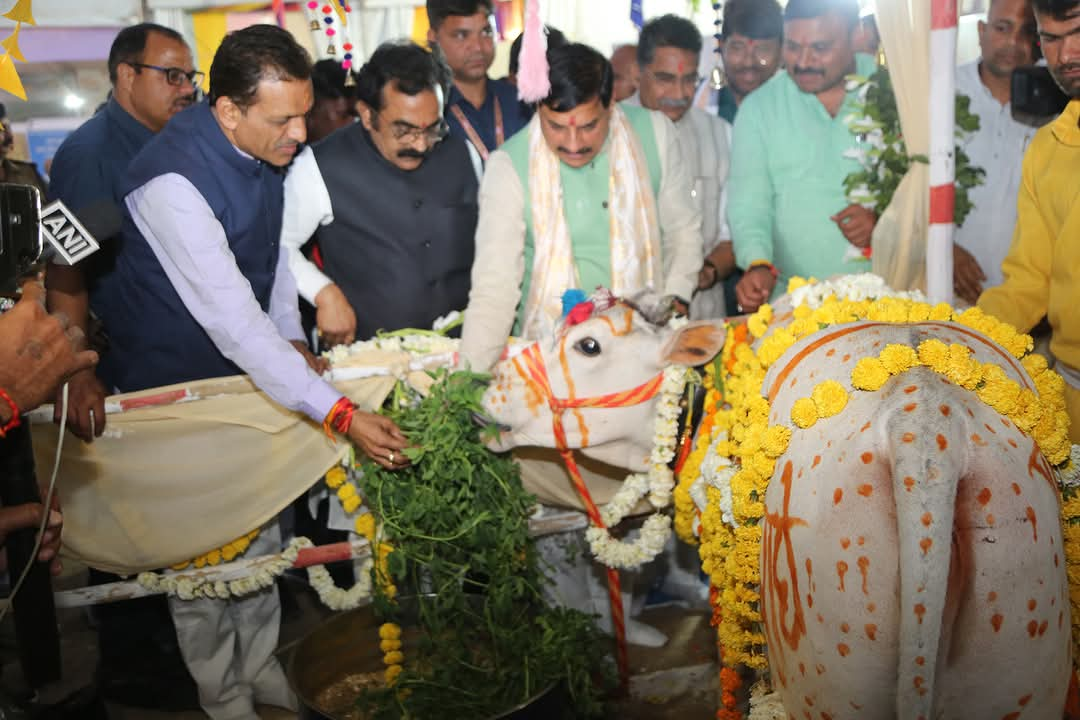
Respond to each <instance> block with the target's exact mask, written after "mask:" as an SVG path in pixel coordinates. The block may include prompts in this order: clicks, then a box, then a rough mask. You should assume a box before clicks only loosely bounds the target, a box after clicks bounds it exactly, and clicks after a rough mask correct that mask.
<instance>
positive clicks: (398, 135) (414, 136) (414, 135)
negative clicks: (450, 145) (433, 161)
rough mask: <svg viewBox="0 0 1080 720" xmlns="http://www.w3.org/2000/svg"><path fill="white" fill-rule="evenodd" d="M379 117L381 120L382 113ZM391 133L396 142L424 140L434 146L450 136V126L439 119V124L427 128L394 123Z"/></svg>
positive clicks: (442, 119) (391, 126) (391, 125)
mask: <svg viewBox="0 0 1080 720" xmlns="http://www.w3.org/2000/svg"><path fill="white" fill-rule="evenodd" d="M378 116H379V117H380V118H381V117H382V113H378ZM390 133H391V134H392V135H393V136H394V139H395V140H405V141H406V142H416V141H417V140H420V139H424V140H427V141H428V143H429V144H431V145H434V144H435V143H437V142H440V141H441V140H443V139H444V138H445V137H446V136H447V135H449V134H450V125H449V124H448V123H447V122H446V120H445V119H444V118H439V121H438V122H437V123H435V124H434V125H432V126H431V127H426V128H418V127H412V126H410V125H405V124H402V123H400V122H394V123H391V124H390Z"/></svg>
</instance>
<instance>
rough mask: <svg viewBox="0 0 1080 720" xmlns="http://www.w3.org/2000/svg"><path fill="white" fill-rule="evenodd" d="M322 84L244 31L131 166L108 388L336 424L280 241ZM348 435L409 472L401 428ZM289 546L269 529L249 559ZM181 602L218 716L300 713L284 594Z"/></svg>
mask: <svg viewBox="0 0 1080 720" xmlns="http://www.w3.org/2000/svg"><path fill="white" fill-rule="evenodd" d="M310 76H311V61H310V59H309V58H308V55H307V53H306V52H305V51H304V49H303V48H301V47H300V46H299V45H298V44H297V43H296V41H295V40H293V38H292V37H291V36H290V35H289V33H288V32H286V31H284V30H281V29H280V28H277V27H273V26H270V25H256V26H252V27H249V28H247V29H244V30H240V31H237V32H235V33H232V34H230V35H228V36H226V38H225V39H224V41H223V42H222V44H221V47H220V48H219V49H218V51H217V54H216V55H215V56H214V62H213V65H212V66H211V68H210V95H209V101H208V102H207V103H201V104H199V105H196V106H194V107H192V108H189V109H188V110H186V111H184V112H182V113H180V114H178V115H177V116H175V117H174V118H173V119H172V120H171V121H170V123H169V124H168V126H167V127H166V128H165V129H164V130H163V131H162V132H161V133H159V134H158V135H157V136H156V137H155V138H154V139H153V140H151V141H150V142H149V143H148V144H147V145H146V147H145V148H144V149H143V150H142V151H141V152H140V153H139V155H138V156H136V158H135V159H134V160H133V161H132V163H131V166H130V168H129V170H128V178H127V181H128V191H127V194H126V196H125V199H124V203H125V218H124V228H123V230H122V242H121V250H120V253H119V256H118V258H117V263H116V270H115V272H116V277H117V281H116V282H115V283H114V288H115V291H114V292H111V293H110V294H109V297H107V298H105V299H103V302H102V303H101V315H102V319H103V320H104V322H105V323H106V325H107V326H108V327H109V328H110V329H111V334H110V335H111V343H112V344H111V347H110V352H109V353H108V355H109V358H110V359H109V362H108V364H107V367H103V368H102V376H103V377H104V379H105V380H106V382H107V383H108V384H109V385H110V386H112V387H115V388H117V389H119V390H121V391H125V392H126V391H133V390H141V389H144V388H149V387H157V386H160V385H168V384H172V383H179V382H185V381H190V380H199V379H203V378H211V377H218V376H222V375H232V374H235V373H238V372H246V373H247V374H248V375H250V376H251V379H252V381H253V382H254V383H255V384H256V385H257V386H258V387H259V388H260V389H261V390H263V391H265V392H266V393H267V395H269V396H270V397H271V398H273V399H274V400H276V401H277V402H279V403H280V404H282V405H284V406H285V407H288V408H290V409H293V410H300V411H303V412H304V413H305V414H306V415H308V416H309V417H310V418H312V419H313V420H315V421H316V422H324V421H329V420H333V419H334V418H335V417H338V413H339V412H340V409H341V408H342V407H343V405H342V403H343V399H342V395H341V393H340V392H338V391H337V390H335V389H334V388H333V387H332V386H330V385H329V384H328V383H326V382H325V381H323V380H322V379H321V378H320V377H319V376H318V375H317V374H316V372H315V371H314V368H316V367H317V366H318V363H317V361H316V360H315V358H314V357H313V356H312V355H311V353H310V352H309V351H308V350H307V348H306V346H305V345H304V344H303V340H302V337H303V332H302V330H301V328H300V316H299V311H298V310H297V293H296V283H295V281H294V280H293V277H292V275H291V274H290V273H289V269H288V259H287V256H286V254H285V252H284V250H283V249H282V248H281V247H280V245H279V236H280V234H281V222H282V201H283V200H282V198H283V190H282V184H283V177H284V175H283V171H282V168H283V167H284V166H286V165H288V164H289V162H290V161H291V160H292V159H293V157H294V156H295V154H296V152H297V150H298V148H299V146H300V144H301V143H302V142H304V140H305V138H306V129H305V125H304V116H305V115H306V113H307V112H308V111H309V110H310V109H311V105H312V89H311V80H310ZM344 402H345V403H347V401H344ZM343 415H344V416H347V413H343ZM335 426H337V427H340V425H338V424H335ZM347 434H348V436H349V438H350V439H351V440H352V441H354V442H355V443H356V444H358V445H359V446H360V447H361V448H362V449H363V450H364V452H366V453H367V454H369V455H370V456H372V457H373V458H375V459H376V460H377V461H378V462H379V463H380V464H382V465H383V466H384V467H387V468H395V467H400V466H401V465H402V463H401V460H402V459H403V458H402V457H401V455H400V452H401V450H402V449H403V448H404V447H405V444H406V443H405V438H404V436H403V435H402V434H401V431H400V430H399V429H398V428H397V427H396V426H395V425H394V424H393V423H392V422H391V421H390V420H389V419H387V418H383V417H381V416H378V415H373V414H370V413H363V412H359V411H357V412H356V414H355V415H354V416H353V419H352V422H351V425H349V427H348V429H347ZM260 541H261V542H260ZM260 544H261V547H258V545H260ZM278 549H280V536H279V532H278V529H277V527H276V524H275V523H273V522H272V523H270V524H268V525H267V526H264V527H263V531H262V533H261V534H260V536H259V538H258V539H257V540H256V541H255V542H253V543H252V546H251V548H250V549H249V551H248V552H249V553H251V554H255V555H257V554H261V553H265V552H273V551H277V550H278ZM170 605H171V608H172V611H173V620H174V622H175V624H176V630H177V636H178V639H179V642H180V648H181V652H182V653H183V655H184V658H185V660H186V661H187V664H188V669H189V670H190V671H191V673H192V676H193V677H194V678H195V681H196V683H197V684H198V686H199V698H200V704H201V705H202V706H203V709H204V710H205V711H206V712H207V714H209V715H210V717H211V718H212V719H213V720H256V718H258V715H256V714H255V703H256V702H258V703H262V704H272V705H279V706H286V707H288V706H292V705H293V704H294V702H295V701H294V699H293V698H292V696H291V693H290V692H289V690H288V684H287V683H286V681H285V678H284V675H283V673H282V671H281V667H280V665H279V664H278V662H277V660H276V659H275V658H274V656H273V652H274V649H275V647H276V644H277V630H278V626H279V623H280V605H279V604H278V599H277V593H276V590H275V589H274V588H270V589H268V590H265V591H263V592H261V593H257V594H255V595H252V596H246V599H243V600H232V601H230V602H229V603H228V604H227V603H222V602H220V601H207V600H195V601H183V600H174V601H171V602H170Z"/></svg>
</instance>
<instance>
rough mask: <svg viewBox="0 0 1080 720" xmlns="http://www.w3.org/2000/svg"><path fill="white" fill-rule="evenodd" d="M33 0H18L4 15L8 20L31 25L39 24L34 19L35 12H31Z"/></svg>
mask: <svg viewBox="0 0 1080 720" xmlns="http://www.w3.org/2000/svg"><path fill="white" fill-rule="evenodd" d="M31 2H32V0H18V1H17V2H16V3H15V7H13V8H11V9H10V10H8V11H7V12H6V13H4V15H3V16H4V17H6V18H7V19H8V20H13V21H15V22H17V23H29V24H30V25H37V23H36V22H35V21H34V14H33V13H32V12H30V3H31Z"/></svg>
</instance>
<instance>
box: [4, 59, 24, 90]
mask: <svg viewBox="0 0 1080 720" xmlns="http://www.w3.org/2000/svg"><path fill="white" fill-rule="evenodd" d="M0 90H4V91H6V92H9V93H11V94H12V95H14V96H15V97H17V98H20V99H22V100H25V99H26V90H25V89H23V84H22V80H20V79H19V73H17V72H16V71H15V61H14V60H12V59H11V55H9V54H7V53H5V54H3V55H0Z"/></svg>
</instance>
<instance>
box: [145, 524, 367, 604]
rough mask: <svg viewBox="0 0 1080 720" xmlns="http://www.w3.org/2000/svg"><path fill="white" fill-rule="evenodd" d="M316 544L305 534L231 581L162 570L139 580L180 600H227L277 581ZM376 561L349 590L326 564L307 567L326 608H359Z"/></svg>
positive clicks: (154, 589)
mask: <svg viewBox="0 0 1080 720" xmlns="http://www.w3.org/2000/svg"><path fill="white" fill-rule="evenodd" d="M308 547H314V545H313V543H312V542H311V540H309V539H307V538H306V537H296V538H293V539H292V540H290V541H289V546H288V547H287V548H285V550H284V551H282V552H281V554H280V555H278V556H277V557H274V558H269V559H267V560H266V561H264V562H261V563H259V565H258V566H257V567H253V568H252V569H251V570H252V572H251V574H250V575H247V576H246V577H242V578H238V579H236V580H230V581H228V582H226V581H224V580H217V581H211V580H205V579H203V578H201V577H200V575H202V574H203V573H204V572H205V571H195V572H186V573H177V574H175V575H163V574H161V573H153V572H144V573H139V576H138V578H137V581H138V583H139V584H140V585H142V586H143V587H144V588H146V589H147V590H149V591H150V592H154V593H164V594H166V595H168V596H170V597H177V598H180V599H181V600H195V599H199V598H208V599H217V600H228V599H229V598H233V597H241V596H243V595H249V594H251V593H254V592H258V591H259V590H262V589H263V588H267V587H270V586H271V585H273V584H274V582H275V580H276V579H277V577H278V576H280V575H281V574H282V573H284V572H285V571H286V570H288V569H289V568H291V567H292V566H293V564H294V563H295V562H296V556H297V555H298V554H299V553H300V550H301V549H303V548H308ZM373 563H374V561H373V560H372V559H371V558H370V557H369V558H368V559H367V560H365V561H364V563H363V565H362V566H361V570H360V577H359V579H358V580H357V582H356V584H355V585H353V587H352V588H350V589H349V590H342V589H341V588H339V587H337V586H336V585H334V581H333V579H332V578H331V577H330V573H329V572H328V571H327V569H326V566H325V565H312V566H310V567H308V569H307V572H308V579H309V580H310V582H311V587H312V588H313V589H314V590H315V592H316V593H317V594H318V596H319V600H321V601H322V603H323V604H324V605H326V607H328V608H330V609H331V610H351V609H352V608H355V607H359V606H360V605H362V604H363V603H364V602H365V601H366V600H368V599H369V598H370V597H371V568H372V567H373Z"/></svg>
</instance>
